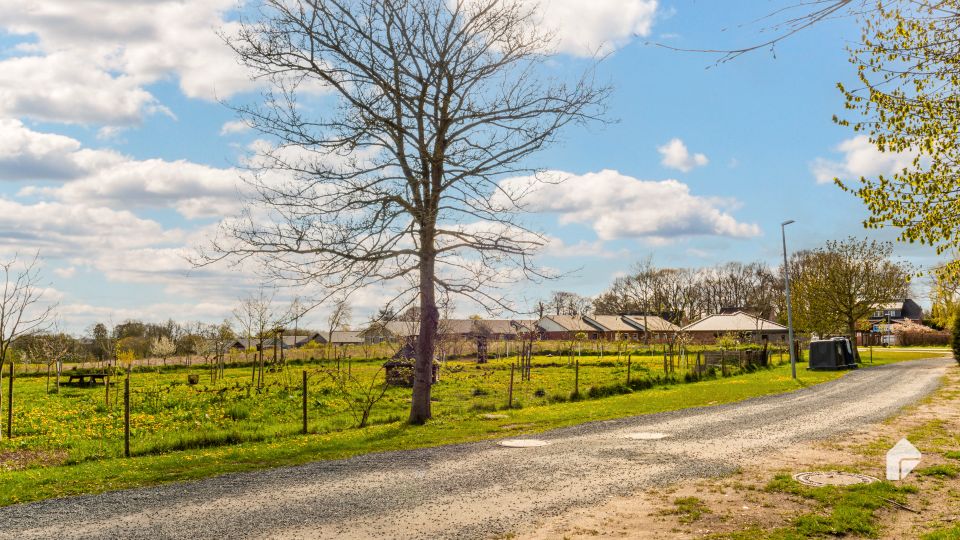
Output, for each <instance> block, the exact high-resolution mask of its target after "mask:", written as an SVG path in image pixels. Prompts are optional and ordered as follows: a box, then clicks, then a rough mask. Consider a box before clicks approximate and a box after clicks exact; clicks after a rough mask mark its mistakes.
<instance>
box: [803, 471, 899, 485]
mask: <svg viewBox="0 0 960 540" xmlns="http://www.w3.org/2000/svg"><path fill="white" fill-rule="evenodd" d="M793 479H794V480H796V481H797V482H800V483H801V484H806V485H808V486H814V487H822V486H852V485H854V484H872V483H874V482H879V481H880V480H878V479H876V478H874V477H872V476H867V475H865V474H857V473H848V472H839V471H826V472H802V473H797V474H795V475H793Z"/></svg>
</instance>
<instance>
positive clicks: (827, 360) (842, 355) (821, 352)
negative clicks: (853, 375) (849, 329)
mask: <svg viewBox="0 0 960 540" xmlns="http://www.w3.org/2000/svg"><path fill="white" fill-rule="evenodd" d="M856 368H857V363H856V362H855V361H854V358H853V346H852V345H851V344H850V340H849V339H847V338H833V339H822V340H818V341H811V342H810V363H809V365H808V366H807V369H812V370H838V369H856Z"/></svg>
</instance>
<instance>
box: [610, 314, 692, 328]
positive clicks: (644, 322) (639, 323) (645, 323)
mask: <svg viewBox="0 0 960 540" xmlns="http://www.w3.org/2000/svg"><path fill="white" fill-rule="evenodd" d="M623 319H624V321H625V322H626V323H627V324H629V325H631V326H633V327H634V328H638V329H640V330H644V331H646V330H647V328H649V329H650V331H651V332H679V331H680V327H679V326H677V325H675V324H673V323H672V322H670V321H668V320H666V319H664V318H663V317H657V316H656V315H626V316H624V317H623Z"/></svg>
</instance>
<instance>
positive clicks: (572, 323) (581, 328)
mask: <svg viewBox="0 0 960 540" xmlns="http://www.w3.org/2000/svg"><path fill="white" fill-rule="evenodd" d="M544 319H546V320H550V321H553V323H554V324H556V325H557V326H559V327H561V328H563V331H565V332H596V331H597V330H599V328H596V327H594V326H593V325H591V324H590V323H588V322H587V321H586V320H585V319H584V318H583V317H573V316H571V315H547V316H546V317H544V318H543V319H541V321H542V320H544ZM538 322H539V321H538Z"/></svg>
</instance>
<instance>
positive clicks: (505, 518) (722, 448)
mask: <svg viewBox="0 0 960 540" xmlns="http://www.w3.org/2000/svg"><path fill="white" fill-rule="evenodd" d="M950 363H951V361H950V360H945V359H937V360H923V361H916V362H904V363H898V364H892V365H887V366H882V367H876V368H868V369H861V370H858V371H856V372H853V373H850V374H849V375H847V376H845V377H843V378H841V379H838V380H836V381H833V382H830V383H826V384H822V385H818V386H814V387H811V388H807V389H804V390H800V391H797V392H793V393H789V394H783V395H777V396H767V397H762V398H756V399H751V400H747V401H743V402H740V403H735V404H729V405H722V406H717V407H706V408H698V409H687V410H683V411H675V412H670V413H662V414H655V415H646V416H638V417H633V418H625V419H620V420H611V421H604V422H593V423H589V424H583V425H579V426H574V427H570V428H564V429H558V430H554V431H550V432H547V433H544V434H541V435H539V436H538V438H541V439H543V440H546V441H549V443H550V444H549V445H547V446H543V447H539V448H523V449H517V448H503V447H500V446H498V445H496V444H495V442H489V441H488V442H480V443H471V444H462V445H453V446H444V447H440V448H429V449H423V450H414V451H407V452H387V453H380V454H372V455H366V456H359V457H356V458H351V459H346V460H341V461H327V462H318V463H311V464H308V465H302V466H297V467H285V468H279V469H271V470H265V471H260V472H253V473H243V474H231V475H226V476H221V477H218V478H211V479H207V480H201V481H196V482H189V483H181V484H172V485H166V486H160V487H153V488H142V489H133V490H125V491H117V492H111V493H105V494H101V495H93V496H83V497H73V498H68V499H57V500H50V501H43V502H39V503H33V504H26V505H18V506H13V507H7V508H2V509H0V538H18V539H22V538H58V539H68V538H150V539H156V538H190V539H194V540H195V539H201V538H343V537H349V538H378V539H388V538H487V537H491V536H495V535H498V534H503V533H506V532H508V531H511V530H517V529H518V528H522V527H524V526H525V525H528V524H529V523H531V522H532V521H534V520H535V519H536V518H538V517H541V516H547V515H554V514H557V513H560V512H563V511H564V510H565V509H568V508H571V507H575V506H585V505H593V504H596V503H598V502H600V501H601V500H602V499H604V498H606V497H610V496H616V495H628V494H630V493H632V492H634V491H636V490H638V489H642V488H644V487H648V486H653V485H658V484H666V483H672V482H676V481H680V480H683V479H685V478H693V477H704V476H714V475H721V474H724V473H727V472H730V471H732V470H733V469H735V468H736V467H737V466H738V465H739V464H741V463H746V462H748V461H749V460H750V459H751V456H755V455H757V454H758V453H761V452H763V451H765V450H769V449H773V448H782V447H785V446H788V445H790V444H792V443H797V442H801V441H808V440H814V439H820V438H825V437H829V436H833V435H837V434H839V433H843V432H845V431H848V430H852V429H855V428H858V427H861V426H864V425H866V424H870V423H874V422H877V421H879V420H882V419H884V418H886V417H888V416H890V415H892V414H894V413H895V412H896V411H897V410H899V409H900V408H902V407H903V406H905V405H908V404H910V403H913V402H914V401H916V400H918V399H920V398H922V397H923V396H925V395H926V394H928V393H929V392H931V391H933V390H934V389H935V388H936V387H937V386H938V385H939V383H940V378H941V376H942V375H943V374H944V372H945V370H946V369H947V366H949V364H950ZM741 383H742V381H740V380H738V379H730V381H729V384H741ZM652 391H653V392H656V390H652ZM637 432H656V433H663V434H666V435H667V437H666V438H662V439H659V440H635V439H631V438H628V437H627V436H628V435H630V434H632V433H637ZM422 465H426V467H423V466H422Z"/></svg>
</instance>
